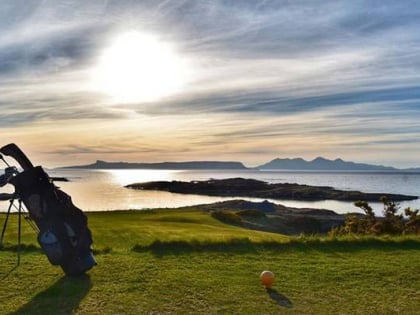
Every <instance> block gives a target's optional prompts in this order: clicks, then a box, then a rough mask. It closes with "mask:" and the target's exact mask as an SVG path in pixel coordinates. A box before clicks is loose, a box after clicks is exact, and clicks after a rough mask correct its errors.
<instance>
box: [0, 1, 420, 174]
mask: <svg viewBox="0 0 420 315" xmlns="http://www.w3.org/2000/svg"><path fill="white" fill-rule="evenodd" d="M0 109H1V111H0V115H1V120H0V140H1V143H0V145H4V144H7V143H10V142H15V143H17V144H18V145H19V146H21V148H22V149H23V150H24V151H25V152H26V153H27V154H28V156H29V157H30V158H31V159H32V160H33V161H34V163H35V164H42V165H45V166H50V167H52V166H63V165H75V164H85V163H92V162H94V161H95V160H97V159H101V160H107V161H130V162H160V161H191V160H219V161H220V160H229V161H242V162H243V163H244V164H245V165H247V166H256V165H259V164H263V163H265V162H268V161H269V160H272V159H274V158H276V157H280V158H286V157H291V158H292V157H302V158H305V159H308V160H310V159H313V158H315V157H317V156H323V157H326V158H330V159H335V158H343V159H345V160H352V161H356V162H365V163H373V164H384V165H390V166H396V167H411V166H420V3H419V2H418V1H386V0H381V1H379V0H378V1H357V0H352V1H348V0H344V1H325V0H319V1H315V0H313V1H298V0H297V1H281V0H278V1H277V0H273V1H253V0H252V1H251V0H241V1H236V0H231V1H216V0H215V1H208V0H206V1H204V0H201V1H200V0H196V1H182V0H176V1H175V0H173V1H170V0H167V1H157V0H149V1H106V0H101V1H71V0H67V1H30V0H3V1H1V2H0Z"/></svg>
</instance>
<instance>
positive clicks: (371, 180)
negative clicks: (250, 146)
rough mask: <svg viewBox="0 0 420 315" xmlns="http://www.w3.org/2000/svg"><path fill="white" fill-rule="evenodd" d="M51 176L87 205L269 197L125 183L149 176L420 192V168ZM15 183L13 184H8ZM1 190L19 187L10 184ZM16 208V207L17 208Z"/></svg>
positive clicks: (348, 207) (302, 204)
mask: <svg viewBox="0 0 420 315" xmlns="http://www.w3.org/2000/svg"><path fill="white" fill-rule="evenodd" d="M47 173H48V174H49V175H50V176H51V177H66V178H67V179H68V180H69V181H68V182H56V183H55V184H56V185H57V186H59V187H60V188H61V189H62V190H63V191H65V192H66V193H68V194H69V195H71V197H72V200H73V203H74V204H75V205H76V206H78V207H79V208H81V209H83V210H84V211H109V210H126V209H133V210H144V209H154V208H176V207H183V206H191V205H198V204H208V203H213V202H218V201H225V200H232V199H246V200H250V201H263V200H265V199H260V198H243V197H236V196H231V197H212V196H200V195H194V194H191V195H190V194H175V193H169V192H161V191H146V190H133V189H128V188H125V187H124V186H125V185H128V184H132V183H138V182H148V181H157V180H160V181H173V180H177V181H193V180H208V179H223V178H235V177H241V178H253V179H257V180H262V181H266V182H269V183H297V184H306V185H312V186H330V187H333V188H336V189H341V190H358V191H362V192H374V193H394V194H405V195H414V196H420V173H402V172H401V173H395V172H336V171H334V172H327V171H289V170H148V169H118V170H87V169H54V170H47ZM7 186H9V187H7ZM7 186H5V187H3V188H2V191H1V192H13V187H10V186H11V185H7ZM268 201H270V202H273V203H276V204H283V205H285V206H289V207H296V208H316V209H329V210H333V211H335V212H337V213H349V212H362V211H361V210H360V209H359V208H357V207H355V206H354V205H353V203H352V202H342V201H335V200H324V201H296V200H284V199H268ZM8 204H9V203H8V202H7V201H1V202H0V211H1V212H4V211H7V206H8ZM370 204H371V206H373V208H374V211H375V213H376V214H377V215H381V214H382V210H383V205H382V204H381V203H370ZM399 206H400V208H401V210H403V209H405V208H406V207H411V208H414V209H418V208H420V200H413V201H404V202H400V203H399ZM13 211H16V210H15V209H14V210H13Z"/></svg>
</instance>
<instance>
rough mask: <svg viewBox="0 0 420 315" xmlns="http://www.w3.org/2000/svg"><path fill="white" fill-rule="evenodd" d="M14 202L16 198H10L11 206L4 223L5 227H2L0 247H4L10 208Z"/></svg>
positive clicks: (10, 207)
mask: <svg viewBox="0 0 420 315" xmlns="http://www.w3.org/2000/svg"><path fill="white" fill-rule="evenodd" d="M13 202H14V200H13V199H11V200H9V208H8V209H7V213H6V219H5V220H4V223H3V229H2V231H1V237H0V248H2V247H3V239H4V233H5V232H6V227H7V223H8V222H9V216H10V210H11V209H12V206H13Z"/></svg>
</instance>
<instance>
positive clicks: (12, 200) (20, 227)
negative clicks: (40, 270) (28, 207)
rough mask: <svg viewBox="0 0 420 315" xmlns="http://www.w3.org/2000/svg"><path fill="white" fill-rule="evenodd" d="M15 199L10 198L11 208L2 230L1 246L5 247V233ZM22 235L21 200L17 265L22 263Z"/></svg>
mask: <svg viewBox="0 0 420 315" xmlns="http://www.w3.org/2000/svg"><path fill="white" fill-rule="evenodd" d="M14 201H15V199H10V200H9V208H8V209H7V213H6V219H5V220H4V223H3V229H2V231H1V236H0V248H2V247H3V240H4V234H5V233H6V227H7V223H8V222H9V217H10V211H11V209H12V207H13V203H14ZM21 235H22V201H21V200H19V207H18V247H17V251H18V256H17V265H18V266H19V265H20V247H21Z"/></svg>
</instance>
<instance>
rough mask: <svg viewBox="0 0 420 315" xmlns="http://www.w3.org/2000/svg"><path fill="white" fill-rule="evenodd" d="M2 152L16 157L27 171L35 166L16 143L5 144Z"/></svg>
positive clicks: (0, 150)
mask: <svg viewBox="0 0 420 315" xmlns="http://www.w3.org/2000/svg"><path fill="white" fill-rule="evenodd" d="M0 152H1V153H3V154H4V155H7V156H11V157H12V158H14V159H15V160H16V161H17V162H18V163H19V165H20V166H21V167H22V168H23V170H25V171H26V170H29V169H32V168H34V166H33V165H32V163H31V161H29V159H28V158H27V156H26V155H25V153H23V152H22V150H21V149H19V147H18V146H17V145H16V144H14V143H9V144H7V145H5V146H4V147H2V148H1V149H0Z"/></svg>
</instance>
